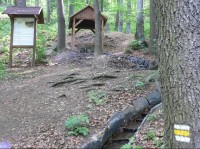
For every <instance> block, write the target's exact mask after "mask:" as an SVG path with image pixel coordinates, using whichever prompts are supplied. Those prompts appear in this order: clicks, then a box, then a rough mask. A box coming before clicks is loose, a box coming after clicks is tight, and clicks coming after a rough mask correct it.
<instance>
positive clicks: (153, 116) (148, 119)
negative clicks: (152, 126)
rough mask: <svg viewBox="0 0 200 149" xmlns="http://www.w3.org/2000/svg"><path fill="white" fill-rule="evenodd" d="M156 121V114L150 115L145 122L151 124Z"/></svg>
mask: <svg viewBox="0 0 200 149" xmlns="http://www.w3.org/2000/svg"><path fill="white" fill-rule="evenodd" d="M156 119H157V117H156V114H154V113H152V114H149V115H148V117H147V121H149V122H153V121H155V120H156Z"/></svg>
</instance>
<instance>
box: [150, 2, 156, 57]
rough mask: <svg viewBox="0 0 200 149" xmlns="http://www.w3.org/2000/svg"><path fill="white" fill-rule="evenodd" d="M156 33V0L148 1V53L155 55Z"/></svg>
mask: <svg viewBox="0 0 200 149" xmlns="http://www.w3.org/2000/svg"><path fill="white" fill-rule="evenodd" d="M156 45H157V32H156V0H150V43H149V52H150V53H154V54H156V53H157V47H156Z"/></svg>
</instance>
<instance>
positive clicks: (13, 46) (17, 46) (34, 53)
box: [9, 16, 37, 67]
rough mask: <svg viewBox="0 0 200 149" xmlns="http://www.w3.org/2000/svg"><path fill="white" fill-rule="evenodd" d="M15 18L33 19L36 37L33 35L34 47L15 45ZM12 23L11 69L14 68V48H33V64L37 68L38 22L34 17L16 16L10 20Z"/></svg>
mask: <svg viewBox="0 0 200 149" xmlns="http://www.w3.org/2000/svg"><path fill="white" fill-rule="evenodd" d="M15 18H33V19H34V35H33V45H14V43H13V40H14V20H15ZM10 21H11V39H10V53H9V67H12V56H13V49H14V48H33V63H32V66H35V59H36V32H37V20H36V18H35V17H34V16H15V17H13V18H10Z"/></svg>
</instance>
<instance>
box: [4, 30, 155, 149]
mask: <svg viewBox="0 0 200 149" xmlns="http://www.w3.org/2000/svg"><path fill="white" fill-rule="evenodd" d="M70 39H71V38H70V37H68V38H67V41H66V42H67V45H68V47H69V46H70V44H69V43H70ZM133 39H134V37H133V35H131V34H124V33H107V34H105V53H106V54H103V55H101V56H94V55H93V54H92V51H93V50H94V35H93V34H92V33H88V32H81V33H79V34H78V35H77V37H76V40H77V45H76V47H77V49H76V50H74V51H70V50H68V51H67V52H63V53H60V54H55V53H54V54H52V51H51V50H50V52H49V51H48V52H49V53H48V55H49V58H48V60H49V62H50V63H49V65H40V66H37V67H35V68H30V67H15V68H12V69H7V70H8V71H9V74H8V76H7V77H5V78H4V79H2V80H0V81H1V83H0V93H1V94H0V113H1V115H0V128H1V129H0V134H1V135H0V142H3V141H8V142H11V143H12V145H13V146H14V147H17V148H19V147H23V148H30V147H31V148H75V147H79V145H80V144H83V142H85V141H86V140H88V139H89V137H91V136H92V135H93V134H95V133H98V132H99V131H101V130H102V129H103V128H104V127H105V126H106V122H107V120H108V119H109V117H110V116H111V115H112V114H113V113H114V112H116V111H118V110H121V109H123V107H125V106H126V105H127V104H132V101H133V100H135V99H136V98H138V97H140V96H144V95H145V94H147V93H148V92H150V91H154V90H155V88H156V87H155V85H154V84H153V83H152V84H145V86H144V87H142V88H137V87H135V83H136V82H137V81H143V82H144V80H145V78H146V77H147V76H148V75H149V74H151V73H153V72H154V71H152V70H138V69H136V66H134V65H133V64H129V63H128V62H122V61H121V60H120V58H117V61H118V60H119V63H120V64H116V63H117V62H116V60H113V59H112V57H111V56H109V54H112V55H115V56H120V55H124V51H125V49H126V48H128V45H129V44H130V43H131V41H132V40H133ZM50 53H51V54H50ZM131 55H134V56H136V57H141V58H144V59H148V60H150V61H155V60H156V59H155V57H153V56H151V55H148V54H145V53H144V52H140V51H134V52H133V53H132V54H131ZM113 61H114V62H113ZM121 63H124V64H122V65H121ZM115 64H116V65H115ZM124 65H126V66H128V67H123V66H124ZM129 66H130V67H129ZM99 76H100V77H102V76H111V77H107V78H106V77H105V78H99ZM90 90H103V91H104V92H105V93H106V96H107V100H106V101H105V102H104V103H102V105H98V106H97V105H95V103H94V102H91V101H90V99H89V94H88V92H89V91H90ZM76 114H85V115H87V116H88V117H89V119H90V125H89V129H90V133H89V136H88V137H86V138H85V137H81V136H68V135H66V134H67V130H66V129H65V121H66V119H67V118H68V117H69V116H71V115H76Z"/></svg>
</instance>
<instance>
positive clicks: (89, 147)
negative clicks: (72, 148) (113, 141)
mask: <svg viewBox="0 0 200 149" xmlns="http://www.w3.org/2000/svg"><path fill="white" fill-rule="evenodd" d="M99 148H102V142H101V141H100V140H94V141H92V142H90V143H86V144H85V145H83V147H81V149H99Z"/></svg>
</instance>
